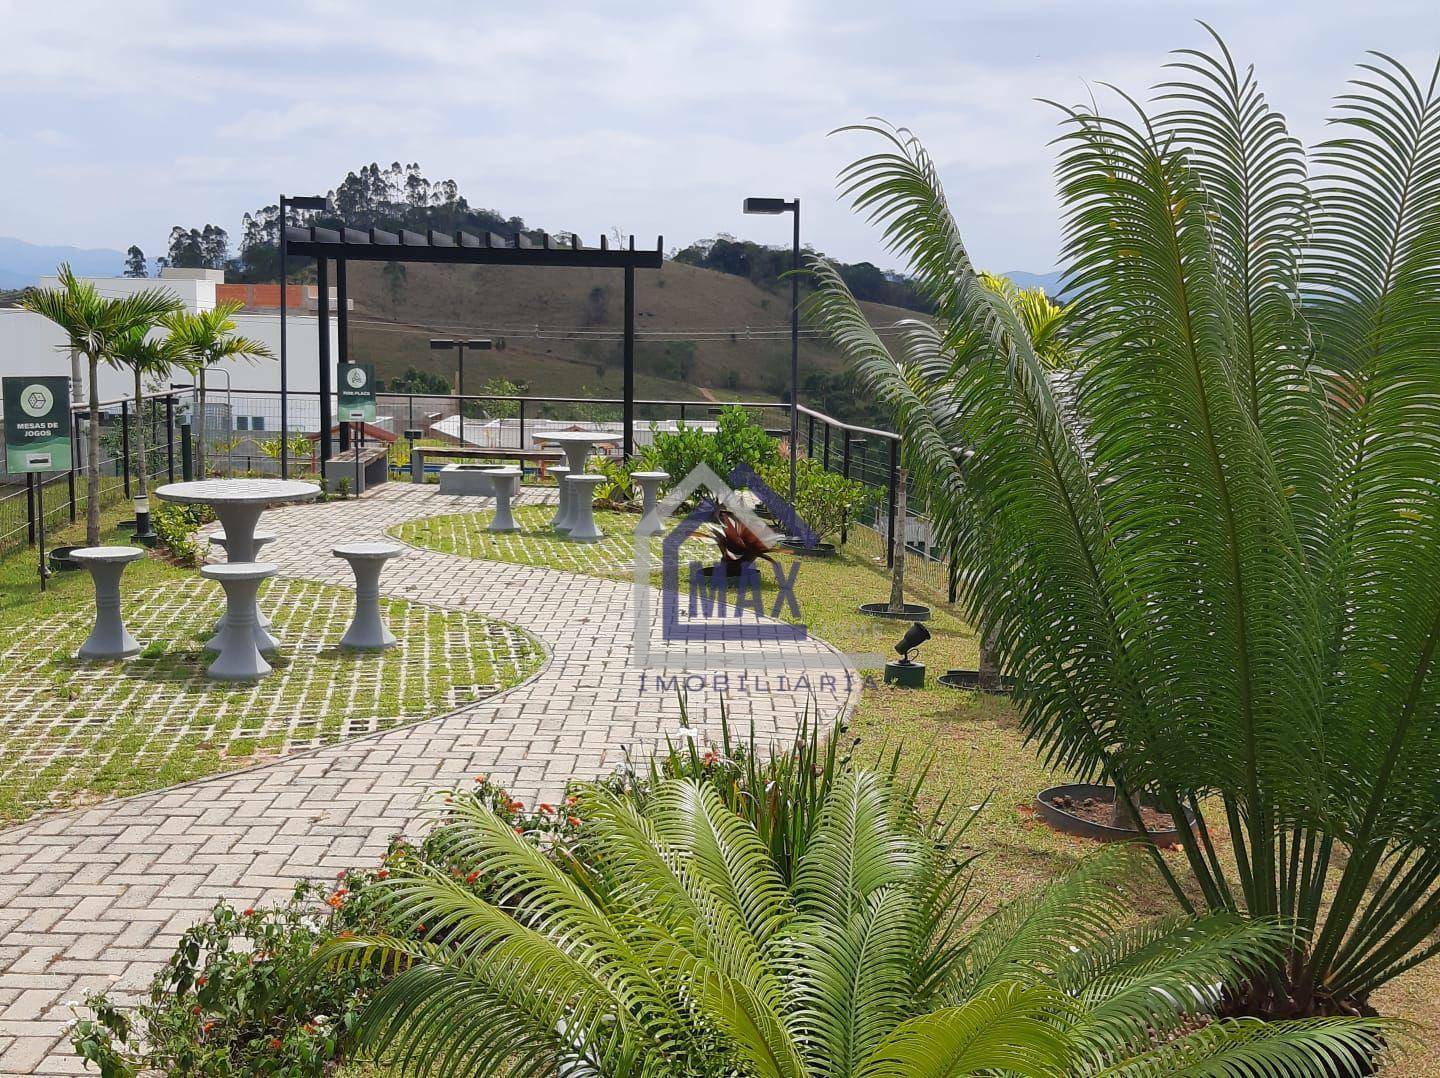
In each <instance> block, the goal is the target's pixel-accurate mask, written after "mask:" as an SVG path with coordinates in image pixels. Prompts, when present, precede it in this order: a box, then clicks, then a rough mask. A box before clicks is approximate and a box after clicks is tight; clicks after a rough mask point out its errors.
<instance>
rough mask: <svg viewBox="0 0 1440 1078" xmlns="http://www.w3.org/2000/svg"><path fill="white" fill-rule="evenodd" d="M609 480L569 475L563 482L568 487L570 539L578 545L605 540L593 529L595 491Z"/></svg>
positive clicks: (600, 477) (591, 476) (598, 531)
mask: <svg viewBox="0 0 1440 1078" xmlns="http://www.w3.org/2000/svg"><path fill="white" fill-rule="evenodd" d="M609 481H610V480H609V479H608V478H606V477H605V476H603V475H571V476H568V477H567V478H566V480H565V482H566V483H567V484H568V485H569V487H570V538H571V539H574V540H575V541H576V542H580V543H594V542H597V541H599V540H601V539H604V538H605V533H604V532H602V531H601V530H600V529H599V528H597V527H595V491H596V490H598V489H599V488H600V486H601V484H603V483H608V482H609Z"/></svg>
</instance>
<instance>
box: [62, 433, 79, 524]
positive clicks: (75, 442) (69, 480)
mask: <svg viewBox="0 0 1440 1078" xmlns="http://www.w3.org/2000/svg"><path fill="white" fill-rule="evenodd" d="M79 430H80V424H79V423H77V422H75V412H74V411H73V410H72V411H71V412H70V470H69V471H68V472H66V473H65V475H66V485H67V486H68V487H69V488H70V490H69V494H70V523H71V524H74V523H75V465H76V464H77V463H78V462H79V460H80V438H79Z"/></svg>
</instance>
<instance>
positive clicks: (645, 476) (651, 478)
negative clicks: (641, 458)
mask: <svg viewBox="0 0 1440 1078" xmlns="http://www.w3.org/2000/svg"><path fill="white" fill-rule="evenodd" d="M630 478H631V479H633V480H635V482H637V483H639V484H640V491H641V493H642V494H643V495H644V498H645V501H644V505H643V506H642V507H641V509H640V523H639V524H638V525H637V526H636V528H635V534H636V535H656V534H658V533H660V532H662V531H664V530H665V525H664V524H662V523H661V522H660V518H659V515H658V514H657V513H656V512H655V503H656V501H657V499H658V498H659V496H660V484H661V483H663V482H665V480H667V479H669V478H670V473H669V472H631V473H630Z"/></svg>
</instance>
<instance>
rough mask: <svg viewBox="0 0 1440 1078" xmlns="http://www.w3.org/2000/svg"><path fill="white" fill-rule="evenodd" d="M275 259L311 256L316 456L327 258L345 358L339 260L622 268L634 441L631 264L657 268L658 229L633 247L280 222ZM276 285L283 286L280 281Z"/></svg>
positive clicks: (326, 397)
mask: <svg viewBox="0 0 1440 1078" xmlns="http://www.w3.org/2000/svg"><path fill="white" fill-rule="evenodd" d="M282 239H283V243H282V249H281V257H282V260H283V259H284V258H285V257H287V256H289V255H299V256H301V257H309V258H313V259H315V264H316V283H317V285H318V286H319V287H318V309H317V312H316V313H317V316H318V317H317V318H316V322H317V327H318V331H319V334H320V437H321V442H320V446H321V453H322V454H323V456H322V458H321V459H323V460H329V459H330V457H331V456H332V455H333V446H332V445H331V439H330V427H331V424H332V416H331V411H330V393H331V385H330V263H331V262H334V263H335V300H336V303H335V306H336V317H337V320H338V325H337V328H338V330H339V332H338V334H337V342H338V345H339V350H340V355H339V357H338V359H339V361H340V362H345V361H346V360H348V359H349V354H350V334H349V324H348V323H349V318H348V311H347V310H346V308H347V306H348V304H347V302H346V301H347V298H348V297H347V290H346V281H345V266H346V263H347V262H350V261H359V262H433V263H437V264H441V265H461V266H554V267H557V268H559V267H564V266H577V267H584V268H589V269H618V270H622V271H624V275H625V393H624V402H625V434H624V450H625V456H626V457H629V456H630V455H631V453H632V451H633V450H634V448H635V271H636V270H637V269H659V268H660V267H661V265H662V263H663V261H664V242H663V239H664V238H663V237H657V238H656V241H655V249H654V250H653V251H652V250H643V249H642V250H637V249H636V247H635V237H634V236H631V237H630V242H629V244H628V246H625V247H620V248H612V247H611V246H610V245H609V242H608V241H607V240H606V238H605V237H604V236H601V237H600V246H599V247H586V246H584V245H583V244H582V243H581V242H580V240H579V239H578V238H576V237H573V236H572V237H570V238H569V239H567V240H566V241H565V242H557V241H556V239H555V237H553V236H551V235H549V234H547V233H541V240H540V242H539V243H535V242H533V241H531V240H530V239H528V238H526V237H525V236H523V235H517V236H516V237H515V242H514V243H510V242H509V241H507V240H506V239H505V238H504V237H503V236H497V235H495V234H494V233H493V232H487V233H485V234H484V235H481V236H477V235H474V234H472V233H470V232H464V231H460V232H454V233H449V232H438V231H436V230H435V229H433V228H432V229H430V230H428V231H427V232H425V233H423V234H422V233H419V232H411V231H409V230H408V229H401V230H400V231H399V232H386V231H384V230H383V229H379V228H371V229H368V230H363V231H362V230H360V229H355V228H342V229H333V228H320V227H318V226H298V225H287V226H286V227H285V230H284V234H283V237H282ZM282 293H283V289H282ZM280 368H281V371H282V372H284V371H285V370H286V369H287V367H286V357H285V337H284V336H283V335H282V336H281V338H280ZM287 394H288V389H287V387H286V385H285V380H284V378H283V377H282V380H281V396H282V398H285V397H286V396H287ZM287 405H288V400H287V399H282V400H281V404H280V411H281V418H282V425H283V426H284V427H285V428H286V429H285V431H284V433H283V434H282V439H286V440H288V435H289V431H288V426H289V420H288V414H289V413H288V411H287V410H286V406H287Z"/></svg>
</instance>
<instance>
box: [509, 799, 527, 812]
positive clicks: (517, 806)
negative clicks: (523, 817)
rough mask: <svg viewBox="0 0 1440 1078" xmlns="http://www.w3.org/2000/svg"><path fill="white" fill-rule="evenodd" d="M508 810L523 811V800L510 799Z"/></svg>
mask: <svg viewBox="0 0 1440 1078" xmlns="http://www.w3.org/2000/svg"><path fill="white" fill-rule="evenodd" d="M510 811H511V812H524V811H525V802H524V801H514V800H512V801H511V802H510Z"/></svg>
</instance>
